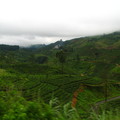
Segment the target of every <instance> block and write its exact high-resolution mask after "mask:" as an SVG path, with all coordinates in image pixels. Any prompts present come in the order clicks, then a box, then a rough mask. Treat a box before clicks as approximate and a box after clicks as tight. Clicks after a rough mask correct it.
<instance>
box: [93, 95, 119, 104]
mask: <svg viewBox="0 0 120 120" xmlns="http://www.w3.org/2000/svg"><path fill="white" fill-rule="evenodd" d="M117 99H120V96H117V97H113V98H109V99H107V101H106V100H102V101H99V102H97V103H96V104H95V105H96V106H98V105H101V104H103V103H105V102H109V101H113V100H117Z"/></svg>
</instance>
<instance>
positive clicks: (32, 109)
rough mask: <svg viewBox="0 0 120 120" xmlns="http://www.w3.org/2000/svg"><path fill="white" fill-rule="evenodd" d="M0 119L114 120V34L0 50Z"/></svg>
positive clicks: (118, 68) (117, 101)
mask: <svg viewBox="0 0 120 120" xmlns="http://www.w3.org/2000/svg"><path fill="white" fill-rule="evenodd" d="M0 120H120V32H114V33H111V34H104V35H97V36H89V37H81V38H75V39H72V40H68V41H62V40H60V41H57V42H55V43H52V44H49V45H44V44H41V45H33V46H30V47H19V46H11V45H0Z"/></svg>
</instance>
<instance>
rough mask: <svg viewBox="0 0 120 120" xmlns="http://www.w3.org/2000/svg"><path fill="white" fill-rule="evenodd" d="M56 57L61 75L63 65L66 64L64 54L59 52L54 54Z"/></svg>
mask: <svg viewBox="0 0 120 120" xmlns="http://www.w3.org/2000/svg"><path fill="white" fill-rule="evenodd" d="M56 57H57V58H58V60H59V62H60V63H61V70H62V74H63V68H64V63H65V62H66V53H65V52H64V51H63V50H61V51H59V52H57V53H56Z"/></svg>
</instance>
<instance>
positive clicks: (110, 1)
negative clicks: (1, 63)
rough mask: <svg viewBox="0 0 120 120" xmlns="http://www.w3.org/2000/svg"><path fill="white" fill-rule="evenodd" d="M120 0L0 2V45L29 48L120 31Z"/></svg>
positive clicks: (21, 0) (13, 0) (11, 0)
mask: <svg viewBox="0 0 120 120" xmlns="http://www.w3.org/2000/svg"><path fill="white" fill-rule="evenodd" d="M119 6H120V0H0V44H19V45H24V46H26V45H30V44H40V43H51V42H55V41H57V40H59V39H61V38H62V39H63V40H68V39H71V38H74V37H81V36H88V35H96V34H103V33H109V32H114V31H118V30H120V7H119Z"/></svg>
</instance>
